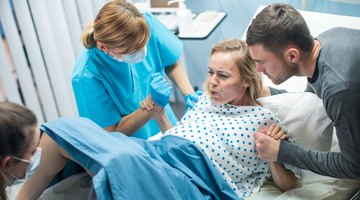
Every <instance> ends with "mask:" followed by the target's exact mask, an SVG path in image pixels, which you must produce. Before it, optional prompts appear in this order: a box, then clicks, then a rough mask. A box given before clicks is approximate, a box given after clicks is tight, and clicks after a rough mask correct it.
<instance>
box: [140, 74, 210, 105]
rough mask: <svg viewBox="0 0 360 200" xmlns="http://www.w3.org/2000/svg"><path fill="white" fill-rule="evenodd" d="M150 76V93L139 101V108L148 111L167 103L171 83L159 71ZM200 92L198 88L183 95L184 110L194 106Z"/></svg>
mask: <svg viewBox="0 0 360 200" xmlns="http://www.w3.org/2000/svg"><path fill="white" fill-rule="evenodd" d="M151 78H152V80H151V82H150V95H149V96H147V97H146V98H145V99H144V100H143V101H142V102H141V103H140V108H141V109H142V110H146V111H148V112H149V111H152V110H153V109H154V108H156V107H157V106H158V107H161V108H164V107H165V106H166V105H167V104H168V103H169V100H170V95H171V91H172V87H171V85H170V84H169V83H168V81H167V80H166V79H165V78H164V77H163V76H162V75H161V74H160V73H154V74H152V76H151ZM202 93H203V92H202V91H201V90H198V91H196V92H193V93H191V94H187V95H186V96H185V103H186V111H187V110H188V109H191V108H193V107H194V105H195V103H196V102H197V101H198V98H199V96H200V95H202Z"/></svg>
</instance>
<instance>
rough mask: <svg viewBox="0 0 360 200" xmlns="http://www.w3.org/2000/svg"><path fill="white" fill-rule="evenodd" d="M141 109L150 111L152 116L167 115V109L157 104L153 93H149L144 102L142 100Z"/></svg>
mask: <svg viewBox="0 0 360 200" xmlns="http://www.w3.org/2000/svg"><path fill="white" fill-rule="evenodd" d="M140 109H141V110H144V111H147V112H148V113H150V114H151V118H159V117H160V116H162V115H165V109H163V108H162V107H160V106H159V105H157V104H155V103H154V101H153V100H152V98H151V95H148V96H147V97H146V98H145V99H144V100H143V101H142V102H140Z"/></svg>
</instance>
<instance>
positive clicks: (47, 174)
mask: <svg viewBox="0 0 360 200" xmlns="http://www.w3.org/2000/svg"><path fill="white" fill-rule="evenodd" d="M39 147H41V148H42V154H41V161H40V165H39V167H38V168H37V169H36V171H35V173H34V175H32V176H31V177H30V178H29V179H28V180H27V181H26V182H25V184H24V185H23V186H22V187H21V190H20V191H19V193H18V194H17V196H16V200H33V199H34V200H35V199H38V198H39V196H40V195H41V194H42V193H43V191H44V190H45V189H46V188H47V186H48V185H49V183H50V182H51V180H52V179H53V178H54V176H55V175H56V174H57V173H58V172H60V171H61V170H62V169H63V168H64V166H65V164H66V161H67V160H68V159H71V160H74V159H73V158H72V157H71V156H70V155H69V154H68V153H66V152H65V151H64V149H62V148H61V147H60V146H59V145H58V144H57V143H55V141H54V140H53V139H51V138H50V137H49V136H48V135H47V134H46V133H44V134H43V135H42V136H41V140H40V144H39ZM88 173H89V174H90V175H91V173H90V172H89V171H88Z"/></svg>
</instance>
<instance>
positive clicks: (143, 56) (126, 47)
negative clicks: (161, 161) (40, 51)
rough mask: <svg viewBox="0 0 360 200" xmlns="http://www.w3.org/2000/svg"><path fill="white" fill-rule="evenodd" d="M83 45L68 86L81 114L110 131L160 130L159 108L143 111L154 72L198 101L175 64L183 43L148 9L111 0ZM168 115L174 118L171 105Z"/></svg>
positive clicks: (139, 134)
mask: <svg viewBox="0 0 360 200" xmlns="http://www.w3.org/2000/svg"><path fill="white" fill-rule="evenodd" d="M82 41H83V44H84V46H85V49H84V50H83V51H82V52H81V53H80V55H79V57H78V59H77V62H76V64H75V69H74V71H73V77H72V85H73V90H74V94H75V98H76V103H77V107H78V111H79V115H80V116H82V117H86V118H89V119H91V120H92V121H94V122H95V123H97V124H98V125H100V126H101V127H103V128H105V129H106V130H108V131H111V132H114V131H119V132H122V133H124V134H126V135H128V136H134V137H139V138H145V139H146V138H148V137H150V136H152V135H154V134H156V133H158V132H159V131H160V129H159V127H158V125H157V123H156V122H155V120H154V119H153V118H154V116H155V115H156V114H157V113H158V110H156V109H153V110H144V109H141V108H140V102H141V101H142V100H144V99H145V98H146V97H147V96H148V95H149V91H150V88H149V85H150V81H151V75H152V74H153V73H161V74H164V73H166V75H168V77H169V78H170V79H171V80H172V82H173V83H175V85H176V86H177V87H178V88H179V89H180V91H181V93H182V94H183V95H184V97H185V101H186V104H187V106H190V107H191V106H192V105H193V103H194V101H197V93H195V92H194V90H193V88H192V86H191V84H190V81H189V79H188V77H187V75H186V73H185V72H184V70H183V69H182V66H181V64H180V63H179V58H180V56H181V54H182V48H183V46H182V43H181V41H180V40H179V39H178V38H177V37H176V36H175V35H174V34H173V33H172V32H170V31H169V30H168V29H167V28H166V27H164V26H163V25H162V24H161V23H160V22H159V21H158V20H156V19H155V18H154V17H153V16H152V15H151V14H150V13H140V12H139V11H138V10H137V9H136V8H135V7H134V6H133V5H132V4H130V3H127V2H125V1H121V0H117V1H111V2H109V3H107V4H106V5H104V7H103V8H102V9H101V10H100V11H99V12H98V14H97V16H96V18H95V20H94V22H93V24H92V25H91V26H89V27H88V29H86V30H85V31H84V33H83V36H82ZM165 110H166V113H167V115H168V117H169V118H170V120H171V122H172V123H173V124H174V123H175V122H176V121H177V119H176V117H175V115H174V113H173V111H172V109H171V108H170V106H169V105H167V106H165Z"/></svg>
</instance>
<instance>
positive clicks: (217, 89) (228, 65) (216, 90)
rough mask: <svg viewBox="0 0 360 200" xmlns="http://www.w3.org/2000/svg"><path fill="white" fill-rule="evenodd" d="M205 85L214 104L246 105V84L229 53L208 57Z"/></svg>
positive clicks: (219, 53) (218, 53)
mask: <svg viewBox="0 0 360 200" xmlns="http://www.w3.org/2000/svg"><path fill="white" fill-rule="evenodd" d="M207 85H208V88H209V93H210V96H211V97H212V101H213V102H214V103H228V104H232V105H247V103H248V98H246V96H245V94H246V93H245V91H246V88H247V87H248V83H247V82H246V81H245V80H243V79H242V78H241V76H240V71H239V69H238V67H237V66H236V64H235V61H234V59H233V57H232V55H231V54H230V53H223V52H217V53H214V54H213V55H212V56H211V57H210V64H209V72H208V79H207Z"/></svg>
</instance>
